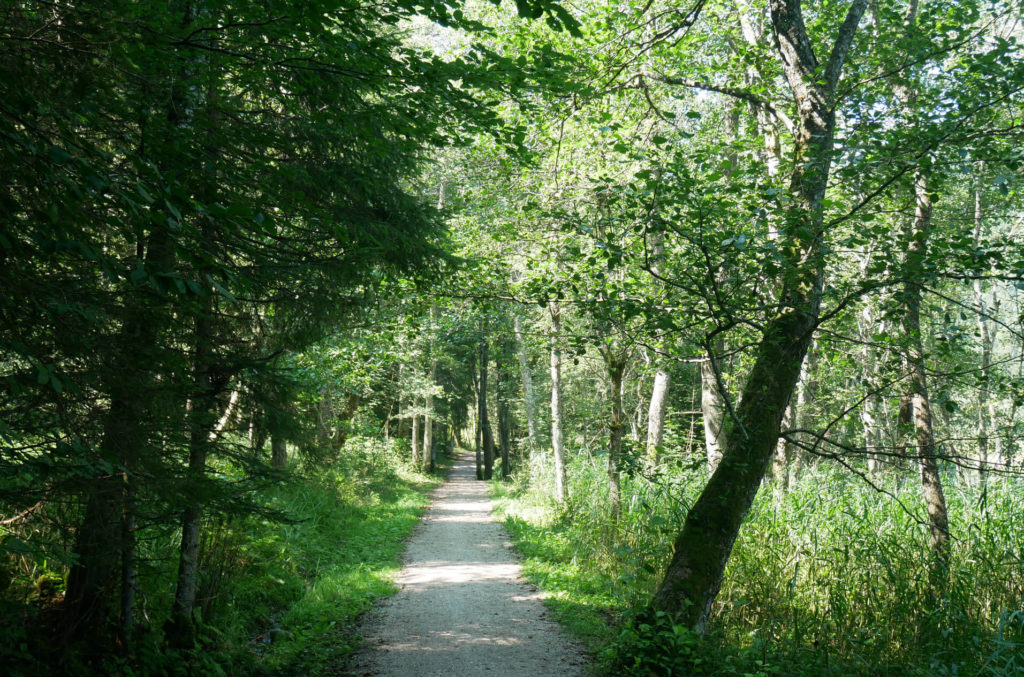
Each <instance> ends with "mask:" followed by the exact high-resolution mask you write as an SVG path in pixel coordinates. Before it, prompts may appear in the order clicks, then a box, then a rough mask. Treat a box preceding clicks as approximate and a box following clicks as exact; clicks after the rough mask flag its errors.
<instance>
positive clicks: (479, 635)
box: [356, 457, 582, 675]
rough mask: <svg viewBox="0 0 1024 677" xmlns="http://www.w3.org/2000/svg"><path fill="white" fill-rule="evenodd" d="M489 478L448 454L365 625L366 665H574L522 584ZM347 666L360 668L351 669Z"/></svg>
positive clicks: (398, 668)
mask: <svg viewBox="0 0 1024 677" xmlns="http://www.w3.org/2000/svg"><path fill="white" fill-rule="evenodd" d="M520 574H521V566H520V564H519V562H518V561H517V559H516V558H515V557H514V555H513V554H512V552H511V550H510V548H509V546H508V536H507V534H506V533H505V531H504V530H503V529H502V527H501V526H500V525H498V524H497V523H496V522H495V521H494V519H493V518H492V516H491V501H490V500H489V498H488V484H487V483H486V482H480V481H477V480H476V479H475V467H474V464H473V463H472V462H468V463H467V462H466V459H465V457H464V458H463V460H462V462H460V463H458V464H456V466H455V468H454V469H453V472H452V475H451V476H450V478H449V480H448V483H447V484H445V485H444V486H443V487H441V488H439V489H438V490H437V492H436V493H435V494H434V502H433V504H432V505H431V507H430V510H429V511H428V512H427V514H426V516H425V517H424V519H423V522H422V523H421V525H420V528H419V529H418V530H417V532H416V535H415V536H414V537H413V539H412V540H411V541H410V542H409V544H408V547H407V549H406V566H405V568H404V569H403V570H402V571H401V573H399V575H398V576H397V578H396V579H395V582H396V583H398V585H399V587H400V588H401V592H399V593H398V594H397V595H395V596H394V597H393V598H391V599H390V600H388V602H387V603H386V604H385V605H384V606H383V607H382V610H381V614H380V616H379V617H378V618H377V620H376V621H375V622H373V623H372V624H371V626H370V627H368V628H367V629H366V630H365V631H364V634H365V636H366V637H367V639H368V645H369V646H370V647H372V649H369V650H368V651H367V652H365V653H364V654H363V655H362V657H361V660H360V662H361V663H362V666H363V667H365V668H366V669H367V672H366V673H365V674H373V675H452V674H491V675H522V674H552V669H554V670H555V672H557V674H560V675H576V674H582V669H581V664H582V659H581V658H580V656H579V655H578V654H577V653H576V652H575V649H574V648H573V647H572V645H571V643H569V642H567V641H566V640H565V638H564V637H561V636H560V635H559V633H558V629H557V627H556V626H555V625H554V624H553V623H551V621H549V620H548V619H547V618H546V617H545V611H544V608H543V606H542V605H541V604H540V600H541V599H543V595H542V593H540V592H537V591H536V590H535V589H534V588H532V587H529V586H527V585H525V584H524V583H523V581H522V579H521V577H520ZM356 674H364V673H360V672H357V673H356Z"/></svg>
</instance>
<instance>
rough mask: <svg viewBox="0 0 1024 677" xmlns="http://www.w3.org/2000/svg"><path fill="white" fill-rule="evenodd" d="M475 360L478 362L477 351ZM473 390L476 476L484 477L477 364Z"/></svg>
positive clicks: (479, 478) (474, 372)
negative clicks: (474, 402) (474, 400)
mask: <svg viewBox="0 0 1024 677" xmlns="http://www.w3.org/2000/svg"><path fill="white" fill-rule="evenodd" d="M477 352H478V355H477V362H479V360H480V357H479V351H477ZM473 392H474V393H475V394H476V408H475V409H474V412H473V434H474V436H475V438H476V447H475V448H476V478H477V479H478V480H482V479H483V478H484V454H483V431H482V429H481V427H480V369H479V365H477V368H476V369H474V370H473Z"/></svg>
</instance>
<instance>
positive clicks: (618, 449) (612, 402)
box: [605, 353, 626, 521]
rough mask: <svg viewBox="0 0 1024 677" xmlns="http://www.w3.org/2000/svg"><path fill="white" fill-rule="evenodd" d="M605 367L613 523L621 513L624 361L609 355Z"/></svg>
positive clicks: (617, 356) (609, 487) (610, 500)
mask: <svg viewBox="0 0 1024 677" xmlns="http://www.w3.org/2000/svg"><path fill="white" fill-rule="evenodd" d="M605 366H606V368H607V370H608V511H609V514H610V516H611V518H612V520H613V521H615V520H618V518H619V513H621V512H622V488H621V486H620V479H621V478H620V472H619V464H620V459H621V458H622V429H623V427H624V426H625V421H624V420H623V414H622V375H623V373H624V372H625V371H626V361H625V360H624V359H622V357H621V356H620V355H617V354H614V353H609V354H608V355H606V356H605Z"/></svg>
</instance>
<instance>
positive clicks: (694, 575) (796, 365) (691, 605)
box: [654, 0, 867, 629]
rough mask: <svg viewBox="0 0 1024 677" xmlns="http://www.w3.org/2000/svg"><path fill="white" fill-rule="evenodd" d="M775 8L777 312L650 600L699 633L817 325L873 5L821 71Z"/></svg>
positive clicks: (786, 14) (777, 2)
mask: <svg viewBox="0 0 1024 677" xmlns="http://www.w3.org/2000/svg"><path fill="white" fill-rule="evenodd" d="M769 9H770V12H771V18H772V26H773V28H774V32H775V40H776V48H777V50H778V55H779V59H780V63H781V65H782V68H783V72H784V75H785V78H786V82H787V84H788V86H789V89H790V91H791V93H792V95H793V97H794V100H795V103H796V110H797V116H798V117H797V130H796V136H795V139H794V150H793V154H794V162H793V169H792V172H791V174H790V186H789V196H790V199H791V202H790V206H789V207H788V209H787V210H786V212H785V215H784V218H783V221H782V223H781V224H780V236H779V241H780V250H781V252H782V254H783V259H782V265H781V269H780V271H779V275H780V278H781V283H782V291H781V293H780V295H779V304H778V314H777V315H776V316H775V317H774V318H773V319H772V320H770V321H769V322H768V324H767V325H766V326H765V328H764V331H763V334H762V338H761V340H760V343H759V344H758V346H757V356H756V358H755V362H754V365H753V367H752V369H751V372H750V375H749V376H748V378H747V382H746V384H745V385H744V388H743V394H742V396H741V399H740V402H739V405H738V407H737V409H736V414H735V419H734V420H727V423H726V426H727V428H726V433H725V439H724V444H723V453H722V460H721V462H720V464H719V466H718V468H717V469H716V470H715V472H714V474H713V475H712V476H711V479H710V480H709V482H708V484H707V486H706V487H705V489H704V491H703V492H701V495H700V497H699V498H698V499H697V502H696V503H695V504H694V505H693V507H692V508H691V510H690V512H689V514H688V515H687V518H686V522H685V524H684V525H683V528H682V530H681V531H680V532H679V535H678V536H677V537H676V541H675V549H674V554H673V557H672V562H671V563H670V564H669V567H668V570H667V572H666V574H665V579H664V580H663V581H662V584H661V586H660V587H659V588H658V591H657V593H656V594H655V596H654V603H655V605H656V606H658V607H659V608H661V609H664V610H666V611H669V612H672V613H675V614H678V615H679V616H680V618H681V619H682V620H683V621H684V622H685V623H686V624H688V625H690V626H692V627H694V628H697V629H703V627H704V625H705V623H706V622H707V618H708V614H709V613H710V610H711V605H712V603H713V601H714V598H715V595H716V594H717V592H718V589H719V587H720V585H721V580H722V575H723V573H724V571H725V564H726V562H727V561H728V557H729V553H730V551H731V550H732V546H733V543H734V541H735V539H736V535H737V534H738V533H739V528H740V525H741V524H742V522H743V518H744V516H745V515H746V513H747V510H749V508H750V504H751V503H752V502H753V499H754V494H755V493H756V492H757V489H758V487H759V485H760V483H761V479H762V478H763V477H764V474H765V471H766V470H767V467H768V463H769V461H770V460H771V455H772V452H773V451H774V449H775V443H776V440H777V439H778V435H779V429H780V426H781V423H782V416H783V414H784V413H785V410H786V407H787V406H788V404H789V399H790V397H791V395H792V393H793V389H794V388H795V386H796V381H797V378H798V377H799V373H800V365H801V363H802V362H803V359H804V355H805V354H806V352H807V348H808V346H809V345H810V341H811V337H812V335H813V332H814V329H815V326H816V325H817V322H818V314H819V310H820V307H821V293H822V286H823V282H824V264H825V252H824V249H823V243H824V235H825V233H824V214H823V205H822V201H823V200H824V199H825V193H826V190H827V188H828V176H829V170H830V168H831V165H832V158H833V148H832V145H833V135H834V132H835V107H836V96H837V87H838V84H839V79H840V76H841V74H842V68H843V64H844V62H845V61H846V58H847V54H848V53H849V50H850V47H851V45H852V44H853V39H854V35H855V33H856V31H857V27H858V25H859V24H860V20H861V17H862V16H863V14H864V11H865V10H866V9H867V2H866V1H865V0H855V1H854V2H853V3H852V4H851V6H850V8H849V10H848V11H847V14H846V16H845V17H844V19H843V21H842V24H841V26H840V27H839V28H838V30H837V32H836V38H835V40H834V41H833V44H832V46H831V50H830V55H829V58H828V62H827V64H826V65H825V66H824V68H823V69H821V70H819V69H820V66H819V63H818V60H817V57H816V56H815V53H814V49H813V47H812V45H811V41H810V38H809V37H808V34H807V28H806V25H805V23H804V16H803V11H802V8H801V6H800V3H799V2H797V1H795V0H772V2H770V3H769Z"/></svg>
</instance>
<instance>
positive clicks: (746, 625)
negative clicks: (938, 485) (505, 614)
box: [495, 456, 1024, 677]
mask: <svg viewBox="0 0 1024 677" xmlns="http://www.w3.org/2000/svg"><path fill="white" fill-rule="evenodd" d="M605 462H606V458H604V457H603V456H598V457H594V458H589V457H581V458H578V459H577V460H576V461H575V462H574V463H572V464H571V466H570V469H569V487H570V489H569V493H570V496H573V497H576V498H575V499H572V500H570V502H568V503H567V504H566V505H565V506H563V507H562V508H559V507H558V506H557V505H556V504H554V503H553V502H552V501H551V500H550V498H549V496H550V493H549V489H550V488H549V487H547V488H546V487H545V482H544V481H543V480H542V479H541V478H542V477H546V476H549V475H550V472H549V469H548V468H545V467H544V464H543V463H542V462H537V463H535V464H534V465H533V466H532V471H533V473H534V480H535V481H534V482H533V483H529V482H528V480H529V473H527V472H526V471H525V470H524V472H523V473H522V474H521V475H519V476H518V477H517V483H516V484H514V485H500V484H496V485H495V493H496V495H497V496H498V497H499V498H500V506H501V510H502V512H503V514H504V515H505V520H506V524H507V525H508V528H509V530H510V531H511V532H512V534H513V537H514V540H515V542H516V547H517V549H518V550H519V551H520V552H521V553H522V554H523V555H524V558H525V559H524V563H523V566H524V570H525V573H526V575H527V577H528V578H529V580H530V581H531V582H533V583H534V584H536V585H538V586H539V587H540V588H541V589H542V590H543V591H545V592H546V593H547V594H548V595H549V598H548V602H547V603H548V604H549V606H550V607H551V608H552V609H553V610H554V612H555V615H556V617H557V618H558V619H559V620H560V621H562V622H563V623H565V624H566V626H567V627H569V628H570V629H571V630H573V632H575V633H576V634H578V635H579V636H580V637H581V638H582V639H584V640H585V641H586V642H587V644H588V645H589V646H590V647H591V648H592V649H593V650H594V651H595V652H596V653H597V654H598V655H599V657H600V659H601V662H602V664H603V665H604V667H605V668H606V669H608V670H609V674H623V673H625V674H634V675H649V674H678V675H688V674H693V675H775V674H778V675H837V676H838V675H865V676H867V675H877V676H879V677H881V676H883V675H921V676H924V675H1015V674H1020V673H1021V672H1022V671H1024V660H1022V656H1024V613H1022V612H1021V611H1020V604H1021V600H1022V598H1024V560H1022V558H1021V550H1020V548H1021V542H1020V539H1019V523H1020V515H1021V514H1022V510H1024V491H1022V490H1024V485H1022V483H1021V481H1020V480H1017V479H1015V480H1008V481H1005V482H994V483H991V484H989V485H988V486H983V487H982V486H976V485H970V484H968V483H965V482H962V481H957V480H956V478H954V477H952V476H951V477H949V478H948V479H949V483H948V486H949V492H948V495H947V497H948V499H949V506H950V514H951V517H952V518H953V519H955V520H956V522H957V524H960V525H962V526H961V530H962V532H963V533H964V534H965V537H964V538H963V539H962V540H958V541H957V542H956V543H955V544H954V547H953V553H952V555H953V556H952V560H951V565H950V569H951V572H950V573H951V584H950V586H949V588H948V589H947V591H946V592H945V593H944V594H943V595H936V594H935V593H934V591H933V590H931V589H930V587H929V585H928V561H927V558H926V557H922V555H921V553H922V552H924V551H926V550H927V542H926V532H925V531H924V530H922V528H921V525H920V521H921V515H920V514H918V513H919V512H920V511H919V510H917V511H913V512H911V513H910V514H908V513H907V512H906V511H905V510H904V509H903V508H902V507H901V506H900V503H902V504H903V505H914V504H915V502H916V501H917V500H918V497H917V493H916V492H917V491H918V488H917V486H915V484H914V483H912V482H910V481H909V479H905V480H902V481H900V480H898V479H897V480H894V481H892V482H889V483H888V484H887V486H884V487H883V488H884V489H885V490H886V491H887V492H889V495H885V494H882V493H879V492H878V491H876V490H875V489H872V488H870V487H868V486H867V485H866V484H865V483H864V482H862V481H859V480H857V479H855V478H850V477H849V476H848V475H846V474H843V473H840V472H839V471H837V470H835V469H834V468H831V467H829V466H828V465H826V464H819V465H816V466H814V467H811V468H806V469H805V470H804V472H803V474H802V475H801V476H800V478H799V480H797V481H796V482H795V483H794V484H793V486H792V487H791V489H790V492H789V493H788V494H787V495H786V497H785V499H784V500H783V501H782V503H781V504H776V503H775V502H774V499H773V497H772V495H771V492H762V493H761V494H760V496H759V498H758V500H757V501H755V503H754V508H753V510H752V511H751V513H750V515H749V517H748V519H747V522H746V524H745V526H744V528H743V530H742V532H741V534H740V538H739V540H738V542H737V543H736V546H735V550H734V552H733V556H732V558H731V559H730V562H729V567H728V569H727V572H726V583H725V585H724V586H723V588H722V591H721V593H720V595H719V601H718V604H717V605H716V612H715V615H714V617H713V620H712V623H711V630H710V631H709V632H708V633H707V635H706V636H704V637H699V636H697V635H694V634H693V633H691V632H690V631H688V630H687V629H686V628H685V627H684V626H682V625H680V624H676V623H673V622H672V620H671V617H670V616H668V615H667V614H665V613H664V612H660V611H651V610H644V609H645V603H646V600H647V599H649V597H650V594H651V593H652V592H653V590H654V589H655V588H656V586H657V584H658V582H659V580H660V575H661V572H662V571H663V567H664V565H665V562H666V560H667V559H668V557H669V556H670V551H669V549H668V544H669V543H670V540H669V538H668V536H669V534H670V531H671V525H673V524H675V523H678V520H679V515H680V513H684V512H685V510H686V507H687V506H688V505H689V504H690V503H692V501H693V500H694V497H695V496H696V494H697V493H698V492H699V491H700V489H701V484H702V480H701V479H700V478H699V477H695V478H692V479H691V480H690V481H685V482H682V483H671V484H665V483H664V480H662V482H660V483H659V482H654V483H652V482H650V481H648V480H646V479H644V478H641V477H632V478H629V479H627V480H626V481H625V482H624V487H623V488H624V495H625V497H626V500H625V503H624V505H625V508H624V510H623V512H622V514H621V515H620V517H619V520H618V522H617V523H615V524H612V523H611V522H610V521H609V520H608V518H607V516H606V512H605V511H602V506H603V505H604V504H605V501H606V489H605V488H604V482H603V468H602V464H603V463H605ZM538 473H539V474H538ZM537 480H540V481H537Z"/></svg>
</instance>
